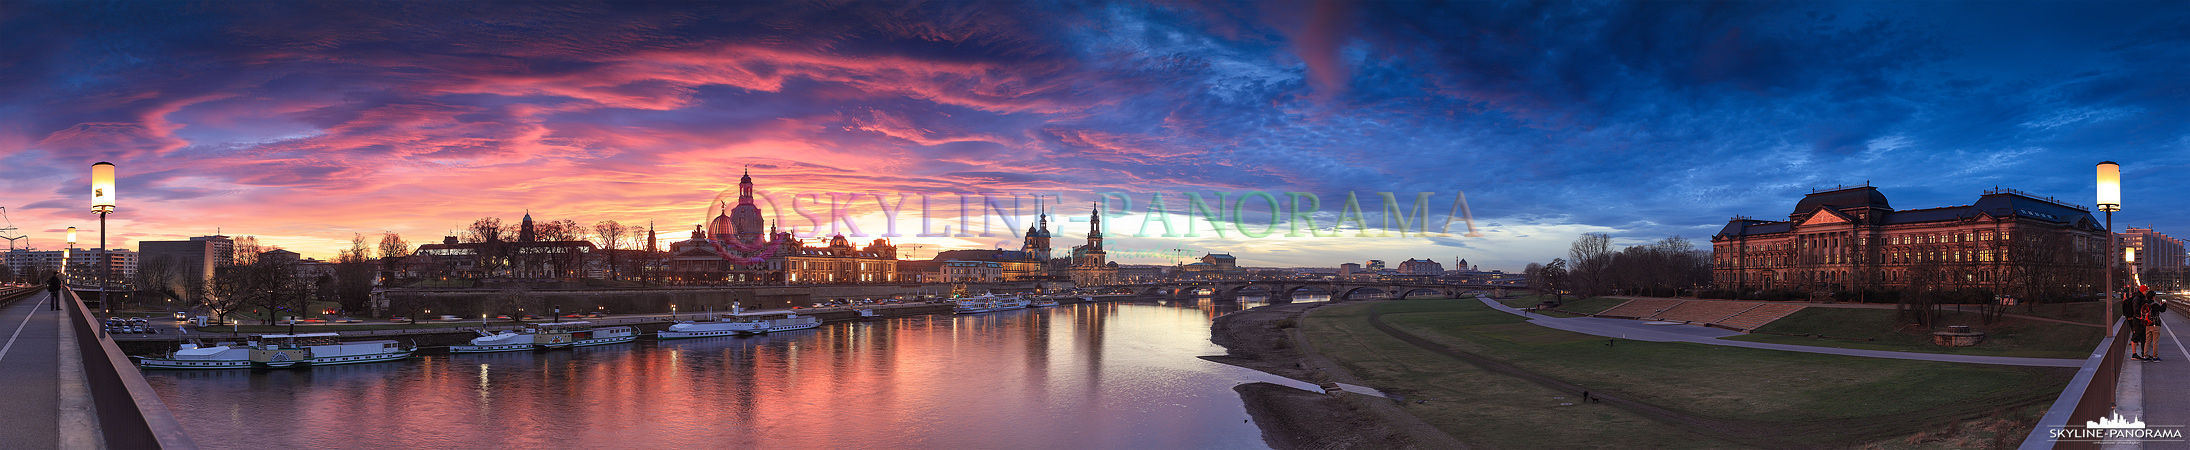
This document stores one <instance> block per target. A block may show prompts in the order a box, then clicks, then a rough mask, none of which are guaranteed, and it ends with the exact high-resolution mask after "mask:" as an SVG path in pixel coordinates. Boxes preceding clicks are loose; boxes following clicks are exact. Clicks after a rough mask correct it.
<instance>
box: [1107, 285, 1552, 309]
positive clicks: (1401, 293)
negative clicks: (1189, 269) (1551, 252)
mask: <svg viewBox="0 0 2190 450" xmlns="http://www.w3.org/2000/svg"><path fill="white" fill-rule="evenodd" d="M1101 287H1104V288H1131V289H1133V290H1134V291H1135V292H1138V293H1140V295H1142V296H1152V297H1168V298H1175V299H1179V298H1191V297H1194V296H1195V295H1196V293H1197V292H1200V291H1201V290H1203V289H1208V290H1210V298H1212V299H1217V300H1236V299H1238V298H1239V295H1240V294H1241V293H1243V292H1253V291H1260V292H1261V293H1262V294H1263V295H1265V296H1267V297H1269V299H1270V302H1271V303H1286V302H1291V301H1293V296H1294V295H1296V294H1299V293H1300V292H1301V291H1307V290H1318V291H1323V292H1324V293H1326V294H1329V295H1330V296H1331V301H1334V302H1336V301H1347V300H1353V299H1355V298H1356V296H1358V295H1364V294H1367V293H1369V292H1372V291H1373V292H1377V293H1381V294H1385V295H1389V296H1391V297H1392V298H1406V297H1407V296H1409V295H1414V294H1417V293H1424V292H1429V293H1435V294H1438V295H1442V296H1445V298H1460V297H1465V296H1467V295H1470V294H1475V293H1482V292H1489V291H1492V290H1496V289H1510V288H1512V286H1496V285H1488V284H1454V283H1430V282H1418V281H1328V280H1284V279H1277V280H1198V281H1197V280H1182V281H1168V282H1160V283H1142V284H1123V285H1112V286H1101Z"/></svg>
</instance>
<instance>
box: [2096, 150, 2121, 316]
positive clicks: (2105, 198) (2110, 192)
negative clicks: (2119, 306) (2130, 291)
mask: <svg viewBox="0 0 2190 450" xmlns="http://www.w3.org/2000/svg"><path fill="white" fill-rule="evenodd" d="M2098 177H2099V202H2098V203H2099V210H2100V211H2105V212H2106V255H2107V258H2106V281H2105V283H2106V285H2104V286H2101V287H2103V288H2105V291H2104V292H2106V327H2107V328H2106V335H2107V337H2113V336H2114V258H2113V255H2114V212H2115V211H2120V210H2122V166H2121V165H2120V164H2115V163H2114V162H2113V161H2101V162H2099V174H2098Z"/></svg>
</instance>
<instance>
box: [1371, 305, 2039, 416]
mask: <svg viewBox="0 0 2190 450" xmlns="http://www.w3.org/2000/svg"><path fill="white" fill-rule="evenodd" d="M1371 308H1372V309H1371V310H1370V313H1369V319H1368V320H1369V325H1370V326H1372V327H1375V328H1376V329H1377V331H1382V332H1384V334H1386V335H1390V336H1391V337H1392V338H1394V339H1398V340H1400V341H1402V342H1406V343H1407V344H1409V345H1413V346H1415V347H1417V348H1421V349H1423V350H1428V351H1430V352H1434V353H1437V354H1440V355H1445V356H1447V357H1451V358H1453V359H1456V360H1460V361H1462V362H1466V363H1468V364H1471V365H1474V366H1476V367H1479V368H1482V369H1483V370H1485V371H1489V372H1491V373H1497V374H1502V375H1507V376H1511V377H1515V378H1520V379H1523V380H1527V381H1529V382H1531V383H1535V384H1537V385H1540V386H1544V387H1547V388H1551V389H1553V390H1557V391H1561V392H1567V393H1572V394H1575V395H1577V396H1579V395H1580V393H1581V392H1582V391H1584V390H1588V391H1590V394H1591V395H1592V396H1594V397H1596V398H1598V399H1601V402H1602V404H1604V405H1608V406H1612V407H1616V408H1620V409H1624V410H1627V411H1629V412H1633V413H1635V414H1639V415H1642V416H1644V417H1648V418H1650V419H1652V420H1656V421H1659V422H1661V423H1665V424H1668V425H1672V426H1675V427H1678V428H1680V429H1682V430H1684V431H1688V432H1691V433H1696V434H1699V435H1704V436H1709V437H1712V438H1716V439H1720V440H1724V441H1728V442H1735V443H1740V444H1744V445H1752V446H1757V447H1765V448H1847V447H1854V446H1860V445H1863V444H1865V443H1869V442H1874V441H1877V440H1878V439H1880V438H1887V437H1892V436H1895V435H1897V434H1906V433H1907V430H1908V429H1909V428H1910V424H1938V423H1945V422H1950V421H1959V420H1966V419H1973V418H1977V417H1980V416H1983V414H1981V413H1953V412H1942V411H1914V412H1908V413H1901V414H1892V415H1886V416H1878V417H1868V418H1856V419H1834V420H1820V421H1815V422H1813V423H1781V422H1761V421H1745V420H1730V419H1721V418H1715V417H1706V416H1701V415H1697V414H1692V413H1689V412H1686V411H1680V410H1675V409H1671V408H1665V407H1661V406H1658V405H1652V404H1648V403H1643V402H1639V401H1634V400H1630V399H1627V398H1626V397H1625V396H1622V395H1620V394H1619V393H1617V392H1606V391H1603V390H1598V389H1588V388H1586V387H1584V386H1581V385H1577V384H1574V383H1569V382H1567V381H1565V380H1560V379H1557V378H1552V377H1550V376H1545V375H1542V374H1537V373H1535V372H1530V371H1528V370H1526V369H1522V368H1520V367H1517V366H1514V365H1512V364H1507V363H1505V362H1503V361H1499V360H1495V359H1491V358H1487V357H1483V356H1481V355H1476V354H1473V353H1468V352H1465V351H1461V350H1458V349H1454V348H1451V347H1447V346H1445V345H1444V344H1439V343H1436V342H1432V341H1430V340H1427V339H1423V338H1421V337H1419V336H1415V335H1413V334H1410V333H1407V332H1405V331H1401V330H1399V329H1398V328H1394V327H1392V326H1391V325H1389V324H1386V323H1384V314H1385V313H1383V312H1380V311H1375V310H1374V309H1373V308H1374V307H1371ZM2053 397H2054V396H2053V395H2043V394H2042V393H2041V394H2030V393H2023V394H2013V393H2010V394H2001V395H1994V396H1991V397H1987V398H1983V399H1978V400H1975V401H1974V402H1977V403H1981V404H1987V405H1995V406H2000V407H2007V408H2019V407H2023V406H2028V405H2034V404H2038V403H2043V402H2051V401H2052V400H2053Z"/></svg>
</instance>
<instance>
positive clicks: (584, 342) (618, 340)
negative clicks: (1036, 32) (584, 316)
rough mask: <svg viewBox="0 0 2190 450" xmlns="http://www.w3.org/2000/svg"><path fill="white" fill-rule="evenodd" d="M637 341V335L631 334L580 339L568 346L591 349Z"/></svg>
mask: <svg viewBox="0 0 2190 450" xmlns="http://www.w3.org/2000/svg"><path fill="white" fill-rule="evenodd" d="M637 340H639V335H636V334H633V335H625V336H617V337H605V338H593V339H580V340H578V341H577V342H572V343H570V346H572V347H591V346H595V345H609V344H622V343H625V342H632V341H637Z"/></svg>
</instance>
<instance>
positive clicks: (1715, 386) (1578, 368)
mask: <svg viewBox="0 0 2190 450" xmlns="http://www.w3.org/2000/svg"><path fill="white" fill-rule="evenodd" d="M1370 308H1378V310H1380V311H1382V312H1384V313H1386V314H1387V315H1385V316H1384V319H1385V321H1386V322H1387V323H1389V324H1391V325H1393V326H1394V327H1397V328H1399V329H1401V330H1403V331H1406V332H1408V333H1410V334H1414V335H1416V336H1420V337H1423V338H1425V339H1429V340H1432V341H1435V342H1437V343H1439V344H1443V345H1446V346H1450V347H1452V348H1455V349H1459V350H1463V351H1467V352H1470V353H1475V354H1478V355H1483V356H1487V357H1491V358H1495V359H1498V360H1502V361H1505V362H1507V363H1510V364H1513V365H1515V366H1518V367H1520V368H1523V369H1525V370H1528V371H1530V372H1534V373H1538V374H1543V375H1547V376H1551V377H1554V378H1558V379H1560V380H1563V381H1567V382H1571V383H1575V384H1579V385H1581V386H1584V387H1586V388H1589V389H1591V390H1594V391H1597V392H1603V393H1609V394H1612V395H1617V396H1621V397H1624V398H1630V399H1635V400H1639V401H1643V402H1645V403H1650V404H1653V405H1656V406H1660V407H1664V408H1668V409H1672V410H1676V411H1681V412H1685V413H1688V414H1693V415H1700V416H1707V417H1713V418H1721V419H1733V420H1743V421H1754V422H1761V423H1784V424H1798V425H1799V424H1847V426H1845V427H1840V426H1832V425H1828V426H1818V427H1812V428H1808V429H1806V431H1805V433H1807V434H1806V435H1804V436H1803V438H1806V439H1815V440H1817V441H1819V442H1836V443H1842V444H1847V445H1854V444H1856V443H1861V442H1868V441H1872V440H1876V439H1878V438H1880V437H1889V436H1903V435H1912V434H1914V433H1917V432H1922V431H1925V430H1926V429H1928V427H1931V426H1935V425H1938V424H1943V423H1960V421H1962V420H1965V419H1968V418H1971V417H1975V416H1980V415H1984V414H1985V413H1988V412H1994V411H1995V410H1998V409H2000V408H1999V405H2008V404H2029V403H2034V402H2043V401H2050V400H2051V399H2052V398H2053V397H2054V396H2057V395H2058V393H2059V392H2060V389H2061V387H2062V386H2064V385H2065V384H2066V383H2067V381H2068V379H2069V377H2070V376H2071V375H2073V371H2072V370H2067V369H2049V368H2023V367H2006V366H1985V365H1972V364H1951V363H1936V362H1925V361H1906V360H1889V359H1873V358H1856V357H1845V356H1832V355H1819V354H1810V353H1797V352H1780V351H1771V350H1758V349H1745V348H1735V347H1723V346H1710V345H1700V344H1686V343H1655V342H1638V341H1621V342H1619V343H1618V344H1617V345H1614V346H1607V345H1606V340H1605V339H1603V338H1599V337H1595V336H1589V335H1584V334H1578V333H1570V332H1565V331H1559V330H1552V329H1547V328H1542V327H1537V326H1535V325H1530V324H1527V323H1525V322H1524V321H1522V319H1520V318H1518V317H1514V316H1512V315H1509V314H1505V313H1501V312H1497V311H1495V310H1491V309H1489V308H1487V307H1484V306H1483V305H1482V304H1481V303H1479V302H1476V301H1474V300H1413V301H1396V302H1381V303H1375V304H1361V305H1335V306H1330V307H1324V308H1320V309H1318V310H1316V311H1315V312H1314V313H1313V314H1312V315H1311V316H1310V320H1308V321H1307V323H1306V324H1305V325H1304V326H1305V330H1306V331H1307V333H1308V337H1309V339H1310V342H1312V343H1313V345H1315V346H1316V350H1317V351H1318V352H1319V353H1321V354H1324V355H1327V356H1330V357H1332V358H1334V359H1336V360H1338V361H1339V362H1340V363H1341V364H1342V365H1345V366H1346V367H1347V368H1348V369H1349V370H1352V371H1354V373H1355V374H1356V375H1358V376H1361V377H1362V378H1364V379H1365V380H1367V381H1369V382H1370V383H1372V386H1375V387H1378V388H1380V389H1390V390H1392V391H1395V392H1402V393H1410V394H1412V395H1418V396H1426V397H1432V398H1437V399H1438V400H1433V401H1431V402H1430V403H1427V404H1422V405H1412V404H1410V405H1408V406H1407V408H1408V410H1409V411H1410V412H1414V413H1415V414H1416V415H1418V416H1420V417H1422V418H1423V419H1424V420H1425V421H1428V422H1430V423H1431V424H1433V425H1436V426H1439V427H1440V428H1443V429H1445V430H1446V431H1447V432H1449V433H1452V434H1453V435H1454V436H1457V437H1460V438H1462V439H1467V440H1476V441H1480V442H1482V443H1485V444H1489V445H1491V446H1496V447H1524V448H1528V447H1555V448H1563V447H1578V446H1579V447H1588V446H1603V445H1607V444H1608V443H1616V445H1618V446H1621V447H1636V448H1645V447H1719V446H1729V445H1732V444H1729V443H1724V442H1718V441H1711V440H1709V439H1708V438H1705V437H1703V436H1700V435H1697V434H1695V433H1689V432H1685V431H1680V430H1679V429H1676V428H1674V427H1670V426H1666V425H1664V424H1662V423H1659V422H1657V421H1654V420H1651V419H1647V418H1643V417H1640V416H1637V415H1634V414H1629V413H1627V412H1625V411H1624V410H1619V409H1615V408H1611V407H1606V406H1602V405H1581V406H1569V407H1557V406H1555V405H1557V404H1558V402H1562V401H1566V402H1571V401H1572V400H1553V399H1551V398H1550V397H1554V396H1561V395H1564V394H1560V393H1556V392H1551V391H1549V390H1547V389H1544V388H1541V387H1538V386H1536V385H1533V384H1529V383H1527V382H1523V381H1520V380H1518V379H1515V378H1512V377H1506V376H1497V375H1489V374H1485V373H1483V372H1481V371H1479V370H1477V369H1475V368H1474V367H1473V366H1469V365H1467V364H1465V363H1460V362H1458V361H1454V360H1452V359H1450V358H1446V357H1443V355H1437V354H1434V353H1428V352H1425V351H1421V350H1417V349H1414V348H1412V346H1408V345H1406V344H1404V343H1402V342H1398V341H1397V340H1396V339H1391V338H1390V337H1388V336H1386V335H1384V334H1382V333H1381V332H1379V331H1377V330H1375V329H1373V328H1371V327H1370V326H1369V325H1368V324H1367V317H1368V315H1369V313H1370V312H1371V310H1370ZM1889 312H1890V311H1889ZM2031 419H2033V420H2034V419H2035V417H2032V418H2031ZM2026 429H2027V428H2026ZM1481 430H1505V431H1507V432H1497V433H1485V432H1483V431H1481ZM1514 430H1527V431H1526V432H1520V433H1511V431H1514ZM2012 432H2013V430H2005V431H2000V432H1995V433H1993V434H1989V435H1985V436H1978V437H1979V438H1990V437H1997V436H1995V435H1999V434H2000V433H2012Z"/></svg>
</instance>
